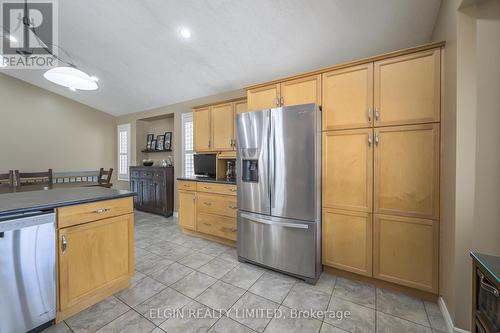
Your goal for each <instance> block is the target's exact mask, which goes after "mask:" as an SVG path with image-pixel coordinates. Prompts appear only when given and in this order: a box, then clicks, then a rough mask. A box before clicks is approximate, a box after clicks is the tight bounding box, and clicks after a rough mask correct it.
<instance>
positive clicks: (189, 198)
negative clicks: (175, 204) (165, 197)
mask: <svg viewBox="0 0 500 333" xmlns="http://www.w3.org/2000/svg"><path fill="white" fill-rule="evenodd" d="M179 225H181V226H182V227H183V228H186V229H191V230H195V229H196V192H186V191H179Z"/></svg>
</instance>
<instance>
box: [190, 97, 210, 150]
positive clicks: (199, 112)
mask: <svg viewBox="0 0 500 333" xmlns="http://www.w3.org/2000/svg"><path fill="white" fill-rule="evenodd" d="M193 111H194V112H193V140H194V150H195V151H197V152H198V151H209V150H210V148H211V139H212V138H211V131H210V127H211V124H210V108H208V107H206V108H201V109H194V110H193Z"/></svg>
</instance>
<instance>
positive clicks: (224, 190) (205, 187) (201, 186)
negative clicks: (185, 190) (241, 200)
mask: <svg viewBox="0 0 500 333" xmlns="http://www.w3.org/2000/svg"><path fill="white" fill-rule="evenodd" d="M196 189H197V190H198V192H208V193H218V194H230V195H236V185H227V184H215V183H204V182H198V183H197V185H196Z"/></svg>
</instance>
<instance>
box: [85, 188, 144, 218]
mask: <svg viewBox="0 0 500 333" xmlns="http://www.w3.org/2000/svg"><path fill="white" fill-rule="evenodd" d="M151 185H153V184H151ZM110 210H111V208H101V209H97V210H94V213H96V214H102V213H107V212H109V211H110Z"/></svg>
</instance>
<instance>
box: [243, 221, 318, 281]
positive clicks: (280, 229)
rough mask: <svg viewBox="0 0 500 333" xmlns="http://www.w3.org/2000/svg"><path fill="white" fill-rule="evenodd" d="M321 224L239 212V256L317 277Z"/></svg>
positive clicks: (309, 277)
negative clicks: (318, 234) (318, 240)
mask: <svg viewBox="0 0 500 333" xmlns="http://www.w3.org/2000/svg"><path fill="white" fill-rule="evenodd" d="M317 228H318V224H317V223H314V222H297V221H296V220H289V219H281V218H274V217H270V216H264V215H258V214H250V213H244V212H239V214H238V256H239V257H241V258H244V259H246V260H249V261H252V262H255V263H257V264H261V265H264V266H268V267H271V268H274V269H277V270H281V271H284V272H287V273H289V274H293V275H298V276H301V277H303V278H306V279H315V278H316V277H317V272H316V269H317V267H316V262H317V259H318V258H317V255H318V254H317V247H316V242H317V240H316V237H317Z"/></svg>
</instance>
